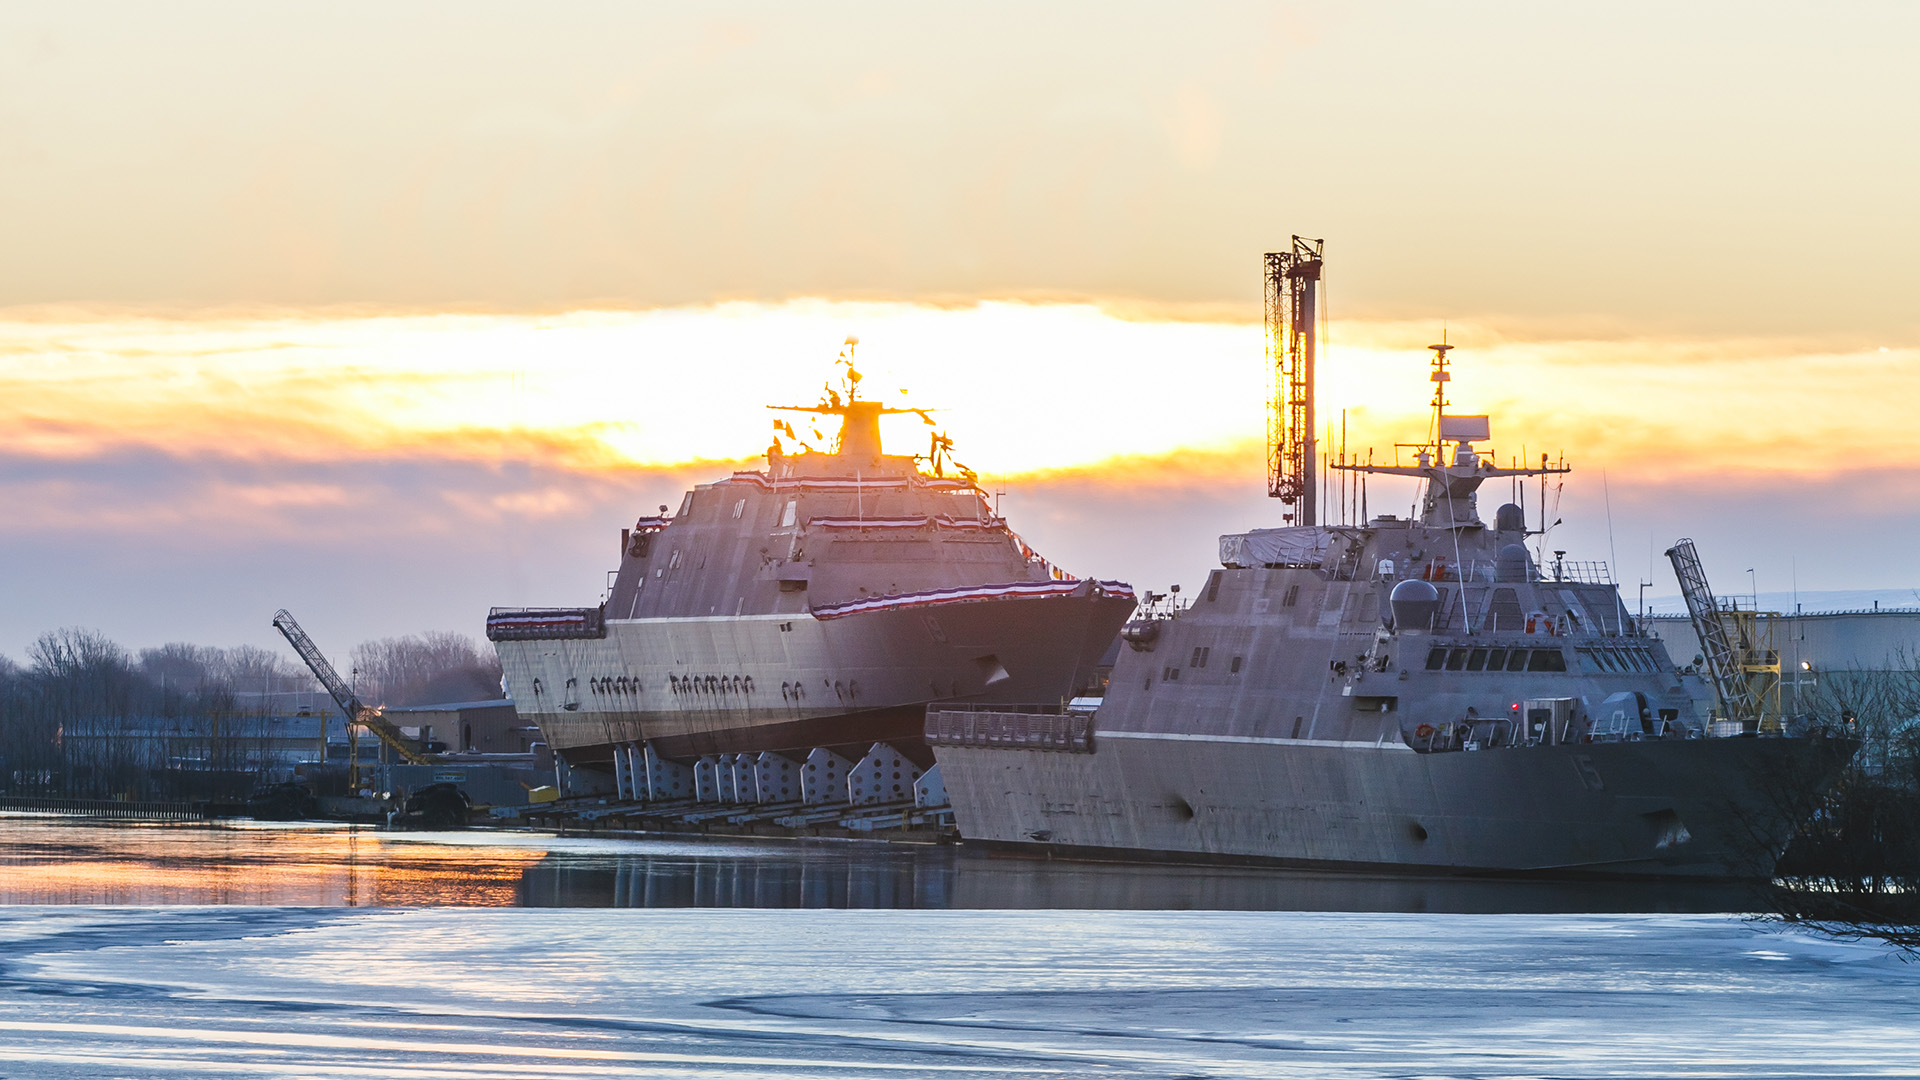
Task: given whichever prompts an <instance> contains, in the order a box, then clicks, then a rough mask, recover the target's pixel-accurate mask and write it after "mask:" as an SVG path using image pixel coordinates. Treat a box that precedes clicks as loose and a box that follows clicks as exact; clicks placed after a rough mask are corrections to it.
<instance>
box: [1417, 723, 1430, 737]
mask: <svg viewBox="0 0 1920 1080" xmlns="http://www.w3.org/2000/svg"><path fill="white" fill-rule="evenodd" d="M1413 735H1414V738H1417V739H1431V738H1433V725H1432V724H1421V725H1420V726H1419V727H1417V728H1414V729H1413Z"/></svg>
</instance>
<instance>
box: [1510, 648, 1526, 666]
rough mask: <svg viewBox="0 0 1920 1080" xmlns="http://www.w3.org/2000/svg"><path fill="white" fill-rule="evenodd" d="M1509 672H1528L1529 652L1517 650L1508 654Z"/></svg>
mask: <svg viewBox="0 0 1920 1080" xmlns="http://www.w3.org/2000/svg"><path fill="white" fill-rule="evenodd" d="M1507 670H1508V671H1525V670H1527V650H1525V649H1515V650H1513V651H1512V652H1510V653H1508V654H1507Z"/></svg>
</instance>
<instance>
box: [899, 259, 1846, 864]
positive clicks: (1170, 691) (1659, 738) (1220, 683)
mask: <svg viewBox="0 0 1920 1080" xmlns="http://www.w3.org/2000/svg"><path fill="white" fill-rule="evenodd" d="M1296 243H1297V241H1296ZM1281 268H1282V269H1284V268H1285V260H1282V267H1281ZM1310 269H1311V273H1310V274H1309V276H1308V280H1313V279H1315V278H1317V274H1318V263H1317V262H1314V263H1313V265H1312V267H1311V268H1310ZM1287 281H1288V282H1291V281H1293V279H1291V278H1289V279H1287ZM1283 284H1286V282H1283ZM1292 287H1293V286H1292V285H1290V284H1288V285H1287V289H1291V288H1292ZM1282 291H1283V292H1285V291H1286V290H1282ZM1274 295H1275V294H1274V293H1273V292H1272V291H1270V294H1269V299H1270V301H1271V300H1272V298H1273V296H1274ZM1295 322H1296V323H1297V324H1298V325H1302V326H1311V325H1312V320H1311V318H1310V317H1308V318H1304V319H1303V320H1295ZM1270 323H1271V320H1270ZM1274 325H1277V324H1274ZM1283 339H1284V340H1283V345H1284V343H1285V341H1293V340H1295V339H1294V338H1291V337H1286V335H1283ZM1451 348H1452V346H1450V345H1447V344H1445V343H1442V344H1439V345H1435V346H1432V350H1433V352H1434V354H1435V355H1434V358H1433V361H1432V364H1433V370H1432V373H1431V376H1430V377H1431V380H1432V382H1433V384H1434V386H1435V388H1436V389H1435V392H1434V401H1433V419H1432V423H1431V425H1430V426H1429V428H1428V435H1429V439H1428V441H1427V442H1425V443H1419V444H1408V445H1410V446H1411V448H1413V449H1414V450H1415V451H1416V453H1415V454H1414V457H1413V461H1412V462H1411V463H1402V462H1401V461H1400V460H1399V458H1398V457H1396V458H1394V459H1390V460H1392V462H1393V463H1392V464H1384V463H1383V464H1374V463H1373V462H1372V455H1371V454H1369V455H1368V463H1367V464H1349V463H1346V462H1338V463H1335V464H1333V465H1331V466H1330V468H1331V469H1335V470H1345V471H1346V473H1348V474H1350V475H1351V476H1352V477H1354V478H1358V479H1367V478H1383V479H1384V478H1390V477H1404V478H1407V479H1412V480H1417V481H1418V482H1419V483H1420V490H1419V492H1418V495H1417V501H1416V503H1415V506H1416V513H1415V514H1412V515H1409V516H1408V517H1405V518H1402V517H1399V516H1397V515H1395V514H1379V515H1373V514H1369V513H1367V512H1366V511H1365V506H1366V496H1365V495H1364V494H1363V493H1362V494H1360V495H1359V498H1357V499H1350V498H1348V491H1351V490H1353V488H1354V487H1355V486H1356V485H1353V484H1352V483H1351V482H1349V483H1348V485H1347V487H1346V488H1345V489H1344V490H1342V492H1341V495H1340V499H1339V507H1340V514H1341V518H1342V520H1341V522H1340V523H1339V524H1325V525H1323V524H1316V523H1315V522H1314V516H1315V515H1314V512H1313V511H1314V509H1315V508H1314V506H1313V501H1312V497H1311V493H1312V488H1311V486H1308V487H1307V488H1305V489H1304V492H1302V493H1301V494H1300V495H1297V496H1295V509H1296V511H1297V512H1299V514H1300V517H1301V518H1302V519H1303V520H1302V523H1301V524H1298V525H1286V526H1284V527H1281V528H1272V529H1255V530H1252V531H1250V532H1247V533H1240V534H1229V535H1225V536H1222V537H1221V538H1220V547H1219V567H1218V568H1217V569H1214V570H1212V571H1211V572H1210V573H1209V575H1208V578H1207V583H1206V585H1205V587H1204V588H1202V589H1200V590H1197V595H1195V596H1194V597H1193V598H1192V600H1191V602H1190V603H1186V602H1181V601H1180V599H1179V598H1177V597H1173V596H1162V597H1155V596H1153V595H1152V594H1149V596H1148V603H1147V605H1146V608H1145V610H1144V612H1143V617H1142V618H1140V619H1138V620H1137V621H1135V622H1132V623H1130V624H1128V626H1127V627H1126V628H1125V629H1124V630H1123V631H1122V634H1121V636H1122V639H1123V640H1124V641H1125V642H1126V643H1127V646H1128V648H1127V649H1126V650H1123V651H1122V653H1121V655H1120V657H1119V660H1118V662H1117V663H1116V664H1115V665H1114V668H1113V671H1112V677H1111V679H1110V681H1109V684H1108V686H1107V689H1106V693H1105V695H1104V697H1103V698H1102V699H1101V700H1100V702H1099V704H1098V706H1097V707H1096V708H1094V709H1090V710H1085V711H1073V710H1071V709H1066V708H1053V707H1047V706H1013V707H1008V708H1005V709H998V710H996V709H992V708H986V707H977V708H970V709H962V708H952V707H947V708H936V709H933V710H930V711H929V714H928V719H927V739H928V742H929V744H930V745H931V746H932V748H933V750H934V753H935V756H936V758H937V759H938V761H939V764H940V769H941V778H942V782H943V783H944V785H945V789H946V792H947V796H948V798H949V799H950V800H951V802H952V805H953V810H954V818H955V822H956V824H957V826H958V828H959V830H960V833H961V836H962V837H963V838H964V839H965V840H967V841H969V842H975V843H987V844H1014V845H1036V846H1039V847H1042V848H1045V849H1048V850H1054V851H1073V852H1086V853H1124V854H1125V855H1126V856H1127V857H1130V858H1139V857H1160V856H1174V857H1181V858H1199V859H1208V860H1212V859H1228V860H1252V861H1260V862H1269V863H1281V864H1288V865H1294V866H1302V867H1319V868H1342V869H1352V870H1394V871H1407V872H1438V873H1533V874H1604V875H1628V876H1638V875H1649V876H1687V877H1714V878H1751V877H1765V876H1767V875H1769V874H1770V873H1771V871H1772V868H1773V866H1774V862H1775V860H1776V858H1777V857H1778V855H1779V853H1780V851H1781V850H1782V849H1783V848H1784V847H1785V844H1786V842H1787V840H1788V839H1789V837H1790V835H1791V831H1792V829H1793V827H1794V826H1796V825H1797V824H1798V823H1799V822H1800V821H1802V820H1804V818H1805V815H1806V813H1807V812H1808V811H1809V810H1810V809H1811V807H1812V805H1813V802H1814V800H1815V799H1816V798H1817V796H1818V793H1819V792H1820V791H1821V789H1823V788H1824V787H1825V786H1826V784H1827V783H1829V782H1830V781H1831V780H1832V778H1833V777H1834V776H1835V775H1837V774H1838V772H1839V770H1840V769H1841V767H1842V766H1843V765H1844V764H1845V763H1846V761H1847V760H1848V758H1849V757H1851V755H1852V753H1853V751H1854V749H1856V748H1857V744H1856V743H1855V742H1854V741H1853V740H1852V739H1851V738H1848V737H1844V736H1843V737H1828V735H1827V729H1826V728H1824V727H1821V726H1820V725H1819V724H1818V722H1817V721H1816V720H1815V719H1814V718H1811V717H1800V718H1794V723H1793V724H1792V725H1791V730H1789V725H1788V724H1786V723H1785V722H1783V718H1782V717H1780V716H1779V714H1778V708H1777V698H1770V697H1769V696H1768V695H1769V690H1768V687H1772V686H1777V685H1778V680H1779V670H1780V669H1779V657H1778V654H1777V653H1776V652H1774V651H1772V650H1771V649H1770V648H1769V647H1768V646H1766V645H1765V644H1763V643H1761V642H1758V641H1756V640H1753V639H1752V637H1751V635H1750V634H1748V633H1746V632H1745V631H1744V630H1743V629H1742V628H1741V627H1742V625H1743V624H1742V623H1741V622H1740V620H1739V619H1738V618H1737V617H1736V615H1737V613H1735V612H1732V611H1731V610H1730V609H1728V608H1726V607H1724V606H1723V605H1719V604H1717V603H1716V602H1715V601H1714V599H1713V597H1712V596H1711V592H1710V590H1708V589H1707V588H1706V585H1705V579H1704V573H1703V572H1701V571H1700V570H1699V569H1698V566H1697V563H1696V562H1694V561H1690V560H1693V559H1694V556H1693V555H1692V554H1691V550H1692V549H1691V545H1690V543H1688V542H1683V546H1684V547H1685V551H1684V552H1682V551H1681V545H1677V546H1676V551H1675V553H1674V555H1673V557H1674V559H1675V567H1676V572H1677V573H1678V574H1679V575H1680V579H1681V584H1682V589H1683V591H1685V592H1686V593H1687V595H1688V603H1689V608H1690V609H1692V610H1693V611H1694V613H1695V614H1694V617H1695V620H1696V622H1697V623H1700V624H1702V625H1706V626H1709V627H1710V628H1712V629H1713V630H1714V634H1712V635H1706V636H1713V637H1715V638H1716V641H1717V643H1718V644H1717V646H1716V647H1715V648H1711V649H1709V650H1708V652H1709V653H1710V654H1712V655H1714V656H1719V657H1723V659H1719V660H1714V661H1713V662H1712V663H1709V664H1708V665H1707V667H1708V674H1709V675H1711V676H1712V677H1713V679H1714V683H1713V686H1712V688H1711V689H1710V688H1709V687H1708V685H1707V683H1706V680H1704V679H1703V678H1702V676H1701V673H1700V671H1699V670H1698V669H1699V666H1700V665H1701V663H1702V661H1701V660H1696V661H1695V662H1694V664H1692V665H1689V666H1687V667H1685V668H1682V667H1680V666H1678V665H1676V664H1675V663H1674V660H1673V657H1672V656H1671V655H1670V654H1669V653H1668V651H1667V649H1666V646H1665V644H1664V643H1663V642H1662V641H1661V640H1660V639H1659V638H1657V637H1655V636H1653V635H1651V634H1650V633H1649V632H1648V630H1647V628H1646V626H1645V625H1643V623H1642V622H1640V621H1636V620H1635V619H1634V618H1633V617H1632V616H1631V615H1630V614H1629V613H1628V611H1627V610H1626V606H1625V604H1623V603H1622V602H1621V599H1620V592H1619V586H1618V584H1617V583H1616V582H1615V580H1614V578H1613V576H1612V574H1611V572H1610V571H1609V570H1608V569H1607V567H1606V566H1605V565H1604V564H1600V563H1581V562H1568V561H1567V560H1566V558H1565V555H1566V553H1565V552H1564V551H1561V550H1555V551H1553V559H1552V561H1551V562H1547V561H1546V560H1545V555H1546V544H1545V540H1544V537H1545V530H1547V529H1550V528H1552V526H1553V525H1554V524H1558V522H1557V521H1551V522H1549V523H1546V524H1543V525H1542V527H1541V528H1529V527H1528V525H1527V516H1526V511H1525V510H1524V509H1523V508H1522V506H1521V505H1520V501H1519V500H1521V499H1523V498H1524V495H1523V492H1524V490H1525V489H1524V488H1522V487H1521V483H1522V482H1523V481H1525V480H1527V479H1530V478H1537V479H1538V480H1539V481H1540V484H1541V487H1542V494H1541V496H1540V498H1539V501H1537V502H1536V503H1535V508H1536V509H1535V513H1536V515H1539V516H1540V517H1541V518H1543V519H1544V517H1545V515H1544V513H1543V510H1542V508H1544V507H1545V506H1546V505H1547V499H1546V496H1545V490H1544V489H1545V485H1546V483H1547V482H1548V480H1549V479H1551V478H1557V477H1558V476H1560V475H1561V474H1564V473H1565V472H1567V471H1568V470H1567V467H1566V465H1565V463H1564V462H1561V463H1558V464H1553V463H1550V461H1549V460H1548V459H1547V458H1546V457H1544V456H1543V457H1542V458H1541V459H1540V461H1539V464H1538V465H1537V466H1536V465H1533V464H1530V463H1529V464H1525V465H1523V464H1521V463H1519V462H1518V461H1517V460H1515V461H1514V462H1513V464H1512V465H1511V466H1509V467H1501V466H1500V465H1498V464H1497V461H1496V459H1495V458H1494V456H1493V455H1492V454H1490V453H1487V454H1483V453H1482V452H1481V451H1480V450H1479V449H1477V448H1476V447H1475V446H1474V443H1476V442H1484V441H1487V440H1488V439H1490V437H1491V423H1490V421H1489V419H1488V418H1487V417H1484V416H1457V415H1452V414H1449V413H1448V412H1447V411H1446V407H1447V405H1448V401H1447V398H1446V393H1447V387H1448V386H1449V385H1450V384H1451V382H1452V376H1451V373H1450V372H1449V370H1448V365H1449V363H1450V361H1449V359H1448V357H1447V352H1448V351H1449V350H1450V349H1451ZM1285 351H1286V350H1285V348H1283V347H1281V346H1276V353H1275V355H1280V354H1281V353H1282V352H1285ZM1309 370H1310V369H1309ZM1295 400H1304V399H1295ZM1291 422H1292V421H1291V420H1289V423H1291ZM1305 430H1306V431H1308V432H1310V431H1311V430H1312V427H1311V424H1310V423H1308V424H1306V427H1305ZM1290 445H1294V448H1295V450H1297V451H1299V453H1298V454H1297V455H1296V456H1295V457H1294V458H1291V459H1289V460H1291V461H1292V462H1293V464H1292V465H1291V466H1289V467H1290V468H1293V469H1294V470H1295V472H1296V473H1301V474H1303V475H1304V472H1303V471H1304V470H1307V469H1308V467H1309V466H1310V464H1311V462H1312V454H1311V453H1308V452H1306V451H1305V450H1304V449H1302V446H1303V445H1304V444H1297V443H1296V444H1290ZM1397 453H1398V451H1396V454H1397ZM1489 481H1496V482H1505V483H1507V484H1510V485H1511V487H1510V488H1509V490H1510V491H1511V492H1512V497H1513V498H1514V499H1515V500H1516V501H1514V502H1509V503H1506V504H1505V505H1502V506H1500V507H1499V508H1498V509H1497V510H1496V511H1495V513H1494V515H1493V521H1491V522H1487V521H1483V520H1482V519H1481V517H1480V514H1479V508H1478V492H1479V489H1480V488H1481V486H1482V485H1483V484H1486V483H1487V482H1489ZM1361 491H1364V489H1361ZM1529 541H1534V542H1536V543H1537V544H1538V547H1539V551H1538V553H1537V554H1536V553H1535V552H1534V551H1530V550H1529V549H1528V543H1529ZM1736 642H1737V648H1736V644H1735V643H1736ZM1729 673H1731V674H1729ZM1769 702H1772V703H1773V704H1771V705H1770V704H1769ZM1703 703H1704V704H1706V705H1708V706H1709V707H1711V708H1712V709H1713V711H1711V712H1703V709H1702V705H1703Z"/></svg>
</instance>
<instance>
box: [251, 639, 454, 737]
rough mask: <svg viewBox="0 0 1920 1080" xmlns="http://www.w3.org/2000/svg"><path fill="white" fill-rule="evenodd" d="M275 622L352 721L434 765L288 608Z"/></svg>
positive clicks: (348, 720)
mask: <svg viewBox="0 0 1920 1080" xmlns="http://www.w3.org/2000/svg"><path fill="white" fill-rule="evenodd" d="M273 625H274V628H275V629H277V630H279V631H280V633H281V635H282V636H284V637H285V638H286V639H287V644H289V645H292V646H293V651H294V652H297V653H299V654H300V659H302V660H305V661H306V662H307V668H308V669H309V670H310V671H312V672H313V676H314V678H316V679H319V680H320V685H322V686H324V687H326V688H327V693H328V694H331V695H332V696H333V700H334V703H335V704H337V705H339V706H340V711H341V712H343V713H345V714H346V715H347V723H348V724H352V725H358V726H360V727H363V728H366V729H367V730H368V731H371V732H373V733H374V735H375V736H377V737H378V738H379V740H380V741H381V742H383V743H385V744H387V746H388V747H389V748H390V749H392V750H393V752H394V753H396V754H399V755H400V757H401V758H403V759H404V760H405V761H406V762H407V764H409V765H432V764H434V763H435V762H436V761H437V760H438V759H437V758H436V757H435V756H434V755H432V754H427V753H423V752H421V750H420V748H419V747H418V746H416V745H414V743H413V740H411V739H409V738H407V737H406V735H404V734H402V733H401V731H400V729H399V728H397V727H395V726H394V725H393V722H392V721H391V720H388V719H387V718H386V717H384V716H382V715H381V714H380V708H379V706H375V705H367V704H365V703H363V702H362V701H361V700H360V698H359V697H358V696H357V695H355V694H354V692H353V690H352V689H351V688H350V687H348V686H347V683H346V680H345V679H342V678H341V677H340V673H339V672H338V671H335V670H334V669H333V665H332V664H330V663H328V662H327V658H326V657H325V656H324V655H322V654H321V652H320V647H319V646H318V645H315V644H314V643H313V639H312V638H310V637H308V636H307V632H306V631H305V630H303V629H301V627H300V623H299V622H298V621H297V620H295V619H294V617H293V615H292V614H291V613H289V612H288V611H287V609H285V608H281V609H280V610H279V611H277V612H274V615H273ZM349 730H351V729H349ZM350 764H352V765H353V766H354V767H355V768H356V769H357V768H358V767H359V764H360V763H359V762H358V761H354V762H351V763H350Z"/></svg>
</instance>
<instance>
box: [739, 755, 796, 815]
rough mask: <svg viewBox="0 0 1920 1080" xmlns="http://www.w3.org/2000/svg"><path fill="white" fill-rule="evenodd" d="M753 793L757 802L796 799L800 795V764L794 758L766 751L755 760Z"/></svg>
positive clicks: (790, 800)
mask: <svg viewBox="0 0 1920 1080" xmlns="http://www.w3.org/2000/svg"><path fill="white" fill-rule="evenodd" d="M741 756H742V757H744V756H745V755H744V754H743V755H741ZM753 793H754V801H755V802H763V803H777V802H792V801H794V800H795V799H797V798H799V797H800V766H799V765H798V764H797V763H796V762H795V761H794V760H793V759H792V758H789V757H783V756H781V755H779V754H776V753H774V752H773V751H771V750H768V751H766V752H765V753H763V754H761V755H760V756H759V757H757V758H755V759H754V762H753Z"/></svg>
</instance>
